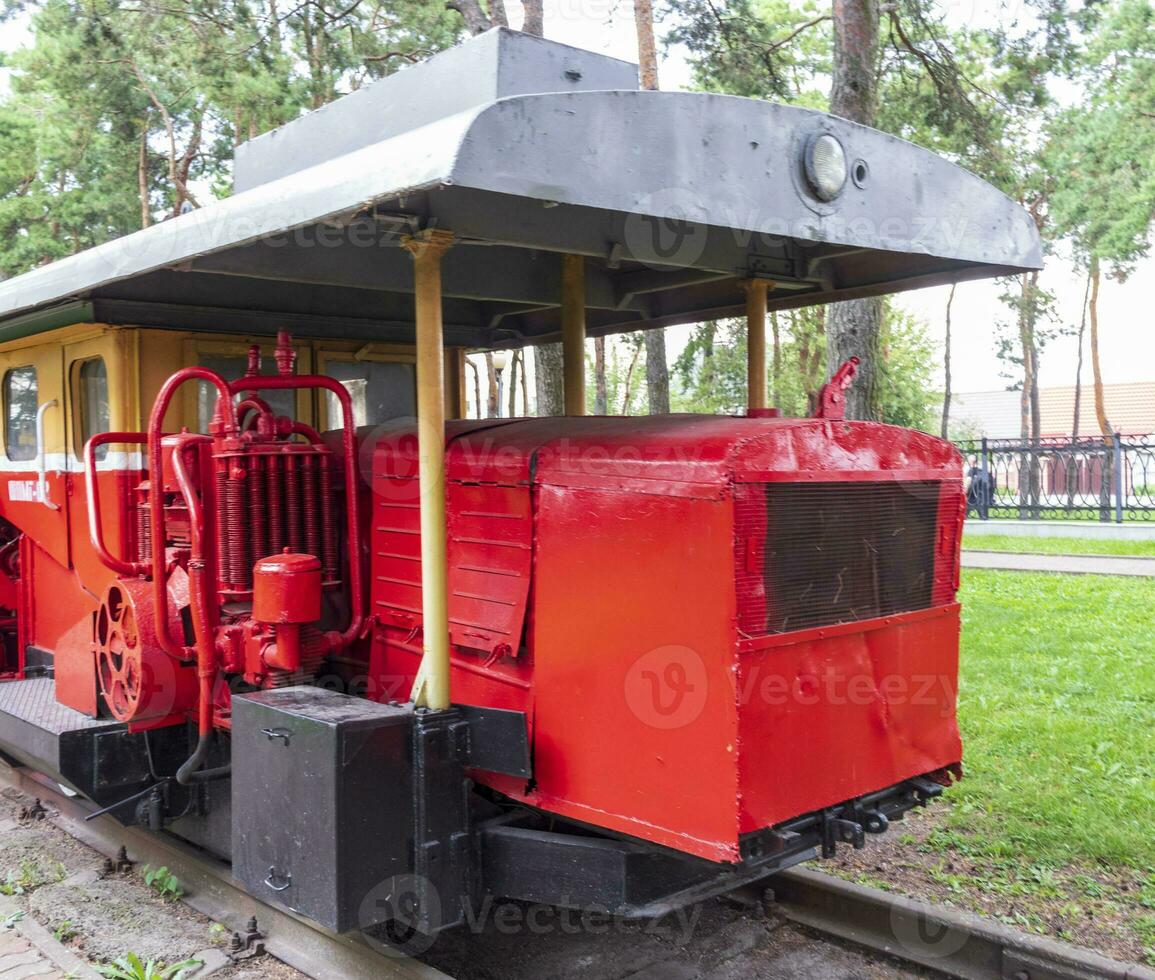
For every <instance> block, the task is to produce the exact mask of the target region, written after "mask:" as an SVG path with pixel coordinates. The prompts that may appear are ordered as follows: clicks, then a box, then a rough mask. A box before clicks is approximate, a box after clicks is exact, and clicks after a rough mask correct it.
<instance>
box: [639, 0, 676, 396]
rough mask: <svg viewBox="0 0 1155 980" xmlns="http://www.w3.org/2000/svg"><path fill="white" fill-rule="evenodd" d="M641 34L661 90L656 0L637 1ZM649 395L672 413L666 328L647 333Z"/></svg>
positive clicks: (648, 69) (643, 76)
mask: <svg viewBox="0 0 1155 980" xmlns="http://www.w3.org/2000/svg"><path fill="white" fill-rule="evenodd" d="M634 27H635V28H636V30H637V34H638V80H639V82H640V83H641V86H642V88H644V89H647V90H649V91H656V90H657V88H658V49H657V45H656V44H655V43H654V4H653V0H634ZM646 395H647V400H648V402H649V408H650V414H651V415H667V414H669V411H670V370H669V365H667V363H666V328H665V327H658V328H657V329H655V330H647V331H646Z"/></svg>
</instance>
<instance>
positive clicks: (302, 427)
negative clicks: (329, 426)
mask: <svg viewBox="0 0 1155 980" xmlns="http://www.w3.org/2000/svg"><path fill="white" fill-rule="evenodd" d="M289 431H290V432H292V433H293V434H294V435H298V436H304V437H305V438H306V439H308V440H309V442H311V443H312V444H313V445H314V446H323V445H325V440H324V439H322V438H321V433H319V432H318V431H317V430H316V429H314V428H313V427H312V426H311V425H307V424H306V423H304V422H294V423H293V424H292V426H291V427H290V429H289Z"/></svg>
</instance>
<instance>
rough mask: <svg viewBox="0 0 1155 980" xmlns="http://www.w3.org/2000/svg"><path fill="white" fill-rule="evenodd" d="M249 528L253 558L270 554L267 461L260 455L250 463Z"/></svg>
mask: <svg viewBox="0 0 1155 980" xmlns="http://www.w3.org/2000/svg"><path fill="white" fill-rule="evenodd" d="M249 466H250V468H249V530H250V532H251V534H252V546H253V553H252V560H253V561H254V562H256V561H259V560H260V559H262V558H264V557H266V556H267V555H269V554H270V551H269V542H268V537H267V535H266V534H265V531H266V523H265V522H266V521H267V520H268V517H267V516H266V509H265V492H266V489H267V487H266V483H265V461H264V459H263V458H262V457H260V456H254V457H252V459H251V460H250V464H249Z"/></svg>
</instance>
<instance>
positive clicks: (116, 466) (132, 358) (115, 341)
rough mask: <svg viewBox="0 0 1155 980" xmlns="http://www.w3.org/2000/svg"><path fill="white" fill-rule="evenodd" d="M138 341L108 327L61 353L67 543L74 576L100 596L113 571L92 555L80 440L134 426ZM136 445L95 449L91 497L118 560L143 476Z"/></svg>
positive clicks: (129, 539) (128, 546)
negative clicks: (94, 493) (94, 494)
mask: <svg viewBox="0 0 1155 980" xmlns="http://www.w3.org/2000/svg"><path fill="white" fill-rule="evenodd" d="M137 347H138V334H137V332H136V331H133V330H108V331H105V332H103V333H101V334H100V335H99V336H95V337H89V338H86V339H84V340H80V341H77V342H76V343H72V344H66V345H65V347H64V351H63V357H64V360H63V370H64V381H65V385H64V387H65V400H66V403H67V411H66V412H65V418H66V432H65V437H66V439H65V441H66V443H67V446H66V450H65V455H66V458H67V467H68V483H69V494H68V500H69V508H70V514H69V548H70V555H71V560H72V566H73V568H74V569H75V570H76V574H77V576H78V577H79V579H80V581H81V582H82V583H83V584H84V587H85V588H86V589H87V590H89V591H90V592H93V593H94V594H96V595H101V594H103V592H104V588H105V586H107V584H108V583H109V582H110V581H111V580H112V578H113V577H114V576H113V573H112V572H111V571H109V569H108V568H107V567H106V566H105V565H104V564H103V563H102V562H101V561H100V560H99V558H97V556H96V551H95V549H94V548H93V547H92V543H91V541H90V539H89V535H88V501H87V496H86V495H87V484H88V478H87V476H86V474H85V471H84V445H85V443H86V442H88V440H89V439H90V438H92V436H94V435H97V434H99V433H101V432H113V431H117V432H123V431H139V430H140V428H141V426H140V422H141V419H140V407H139V405H138V403H137V397H136V392H137V390H138V385H137V384H136V383H135V379H136V373H137ZM142 451H143V447H142V446H139V445H135V444H130V443H126V444H123V445H116V444H113V445H108V446H102V447H100V448H99V449H98V450H97V453H96V480H97V491H98V493H97V497H98V501H99V504H100V514H101V523H102V530H103V536H104V543H105V546H106V547H107V548H108V549H109V550H110V551H111V552H112V553H113V554H114V555H117V556H119V557H122V558H129V557H131V556H132V551H133V548H134V541H133V536H134V535H135V525H134V522H133V520H132V519H131V514H132V503H133V500H132V493H133V488H134V487H135V486H136V485H137V484H138V483H139V482H140V480H141V479H142V478H143V475H142V471H143V469H144V464H143V462H142Z"/></svg>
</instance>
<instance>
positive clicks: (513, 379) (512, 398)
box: [508, 350, 521, 419]
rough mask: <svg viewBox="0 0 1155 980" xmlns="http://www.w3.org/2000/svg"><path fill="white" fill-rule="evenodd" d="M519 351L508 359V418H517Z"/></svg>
mask: <svg viewBox="0 0 1155 980" xmlns="http://www.w3.org/2000/svg"><path fill="white" fill-rule="evenodd" d="M520 360H521V351H519V350H515V351H514V352H513V356H512V357H510V359H509V413H508V414H509V418H511V419H515V418H517V366H518V363H519V362H520Z"/></svg>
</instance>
